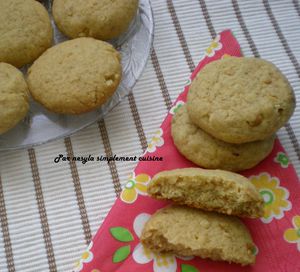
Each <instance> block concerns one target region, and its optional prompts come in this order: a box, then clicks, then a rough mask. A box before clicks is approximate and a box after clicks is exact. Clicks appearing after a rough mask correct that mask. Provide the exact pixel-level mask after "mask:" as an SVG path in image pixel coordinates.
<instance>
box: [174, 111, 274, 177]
mask: <svg viewBox="0 0 300 272" xmlns="http://www.w3.org/2000/svg"><path fill="white" fill-rule="evenodd" d="M171 129H172V131H171V132H172V137H173V141H174V144H175V146H176V147H177V149H178V151H179V152H180V153H181V154H182V155H183V156H185V157H186V158H187V159H188V160H190V161H192V162H193V163H195V164H197V165H199V166H201V167H205V168H211V169H223V170H229V171H242V170H245V169H250V168H252V167H254V166H255V165H257V164H258V163H259V162H261V161H262V160H263V159H264V158H266V157H267V156H268V155H269V154H270V152H271V151H272V148H273V145H274V140H275V136H271V137H270V138H268V139H266V140H263V141H256V142H251V143H245V144H239V145H237V144H229V143H225V142H223V141H221V140H218V139H216V138H214V137H212V136H211V135H209V134H208V133H206V132H205V131H203V130H202V129H200V128H199V127H198V126H196V125H195V124H194V123H193V122H192V121H191V119H190V118H189V115H188V112H187V108H186V105H184V106H182V107H181V108H180V109H179V110H178V111H177V112H176V114H175V115H174V116H173V119H172V127H171Z"/></svg>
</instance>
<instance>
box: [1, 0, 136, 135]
mask: <svg viewBox="0 0 300 272" xmlns="http://www.w3.org/2000/svg"><path fill="white" fill-rule="evenodd" d="M41 2H42V1H41ZM45 2H46V1H45ZM138 2H139V1H138V0H127V1H123V0H116V1H111V0H102V1H95V0H54V1H52V4H53V6H52V12H53V17H54V21H55V23H56V25H57V26H58V28H59V29H60V30H61V32H62V33H64V34H65V35H66V36H67V37H69V38H71V39H73V40H70V41H66V42H63V43H60V44H58V45H55V46H54V47H52V48H50V47H51V46H52V44H53V29H52V26H51V21H50V16H49V13H48V11H47V10H46V8H45V7H44V6H43V5H42V4H41V3H39V2H38V1H35V0H9V1H8V0H0V36H1V40H0V63H1V62H3V63H5V64H1V65H0V78H1V84H0V99H1V100H0V103H1V108H0V134H2V133H4V132H6V131H7V130H9V129H11V128H12V127H14V126H15V125H16V124H17V123H18V122H19V121H20V120H22V119H23V118H24V117H25V115H26V114H27V111H28V109H29V103H28V99H29V93H30V94H31V95H32V97H33V98H34V99H35V100H36V101H37V102H39V103H40V104H42V105H43V106H44V107H45V108H47V109H48V110H49V111H52V112H55V113H60V114H81V113H85V112H88V111H91V110H94V109H95V108H98V107H100V106H101V105H103V104H104V103H105V102H106V101H107V100H108V99H109V98H110V97H111V96H112V95H113V93H114V92H115V91H116V89H117V87H118V85H119V83H120V81H121V76H122V67H121V57H120V54H119V53H118V51H117V50H115V49H114V47H113V46H112V45H110V44H109V43H107V42H105V41H106V40H110V39H113V38H117V37H118V36H119V35H121V34H122V33H124V32H125V31H126V30H127V28H128V26H129V24H130V23H131V21H132V19H133V18H134V16H135V15H136V13H137V9H138ZM103 40H104V41H103ZM32 62H34V63H33V65H32V66H31V67H30V68H29V70H28V78H27V82H28V87H27V86H26V82H25V79H24V78H20V77H22V75H21V74H20V73H19V71H18V70H17V69H16V68H14V67H13V66H15V67H17V68H21V67H23V66H24V65H27V64H30V63H32ZM14 79H15V80H14ZM24 84H25V85H24Z"/></svg>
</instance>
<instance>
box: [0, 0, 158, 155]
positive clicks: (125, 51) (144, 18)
mask: <svg viewBox="0 0 300 272" xmlns="http://www.w3.org/2000/svg"><path fill="white" fill-rule="evenodd" d="M43 4H44V5H45V6H46V8H47V9H48V10H49V12H50V13H51V1H50V0H47V1H43ZM51 20H52V24H53V28H54V43H55V44H57V43H60V42H62V41H65V40H67V38H66V37H65V36H64V35H63V34H62V33H61V32H60V31H59V30H58V29H57V27H56V26H55V24H54V22H53V19H52V18H51ZM153 33H154V21H153V14H152V9H151V4H150V0H140V4H139V11H138V14H137V16H136V18H135V19H134V21H133V22H132V23H131V25H130V27H129V29H128V30H127V32H126V33H124V34H123V35H122V36H121V37H119V38H118V39H116V40H112V41H110V43H112V44H113V45H114V46H115V48H117V50H118V51H119V52H120V53H121V55H122V67H123V76H122V81H121V83H120V86H119V87H118V89H117V91H116V92H115V94H114V95H113V96H112V98H111V99H110V100H109V101H108V102H107V103H106V104H104V105H103V106H102V107H101V108H99V109H97V110H95V111H92V112H89V113H86V114H82V115H76V116H71V115H61V114H55V113H52V112H49V111H47V110H46V109H45V108H43V107H42V106H41V105H39V104H37V103H36V102H34V101H33V100H31V102H30V111H29V114H28V115H27V116H26V118H25V119H24V120H23V121H22V122H20V123H19V124H18V125H17V126H16V127H15V128H13V129H11V130H10V131H8V132H7V133H5V134H2V135H0V151H1V150H2V151H3V150H16V149H21V148H29V147H32V146H35V145H40V144H43V143H46V142H49V141H53V140H56V139H59V138H62V137H67V136H70V135H71V134H74V133H76V132H77V131H79V130H81V129H83V128H85V127H87V126H89V125H91V124H93V123H95V122H96V121H98V120H100V119H102V118H103V117H104V116H105V115H106V114H107V113H108V112H110V111H111V110H112V109H113V108H114V107H115V106H116V105H118V104H119V103H120V102H121V101H122V99H123V98H124V97H126V96H127V95H128V94H129V92H130V91H131V90H132V88H133V86H134V85H135V83H136V81H137V80H138V78H139V77H140V75H141V74H142V72H143V69H144V68H145V66H146V63H147V59H148V56H149V54H150V50H151V46H152V42H153ZM27 68H28V67H23V68H22V71H23V72H24V73H26V71H27Z"/></svg>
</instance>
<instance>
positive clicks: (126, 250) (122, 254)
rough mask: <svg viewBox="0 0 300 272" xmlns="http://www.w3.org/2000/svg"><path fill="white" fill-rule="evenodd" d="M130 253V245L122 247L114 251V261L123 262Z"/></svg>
mask: <svg viewBox="0 0 300 272" xmlns="http://www.w3.org/2000/svg"><path fill="white" fill-rule="evenodd" d="M129 254H130V246H123V247H120V248H118V249H117V250H116V252H115V253H114V256H113V262H114V263H119V262H123V261H124V260H125V259H126V258H127V257H128V255H129Z"/></svg>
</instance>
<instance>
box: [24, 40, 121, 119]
mask: <svg viewBox="0 0 300 272" xmlns="http://www.w3.org/2000/svg"><path fill="white" fill-rule="evenodd" d="M121 73H122V67H121V64H120V54H119V53H118V52H117V51H116V50H115V49H114V48H113V47H112V46H111V45H110V44H108V43H106V42H102V41H98V40H95V39H93V38H78V39H74V40H70V41H66V42H63V43H60V44H58V45H56V46H54V47H52V48H50V49H48V50H47V51H46V52H45V53H44V54H43V55H42V56H41V57H39V58H38V59H37V60H36V61H35V62H34V63H33V65H32V66H31V67H30V69H29V71H28V85H29V90H30V92H31V94H32V96H33V98H34V99H35V100H36V101H37V102H39V103H41V104H42V105H43V106H44V107H46V108H47V109H48V110H49V111H53V112H56V113H62V114H80V113H84V112H88V111H91V110H94V109H96V108H98V107H100V106H101V105H102V104H104V103H105V102H106V101H107V100H108V99H109V98H110V97H111V96H112V95H113V93H114V92H115V91H116V89H117V87H118V85H119V83H120V80H121Z"/></svg>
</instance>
